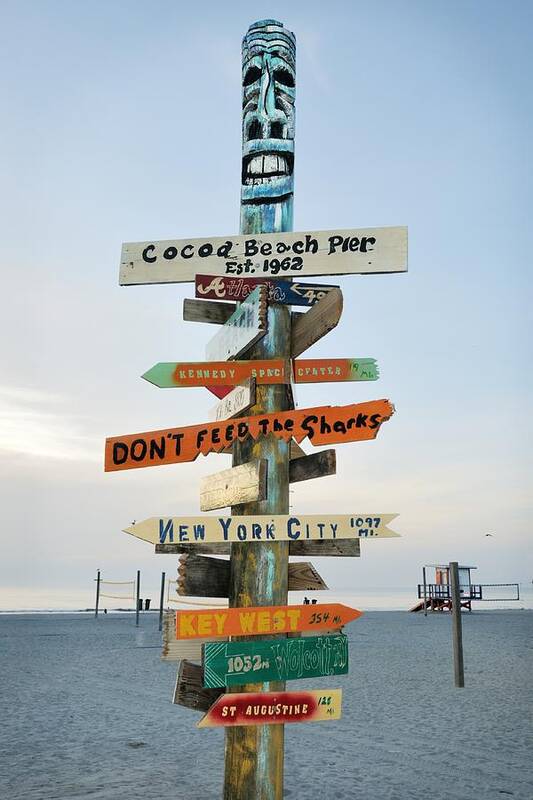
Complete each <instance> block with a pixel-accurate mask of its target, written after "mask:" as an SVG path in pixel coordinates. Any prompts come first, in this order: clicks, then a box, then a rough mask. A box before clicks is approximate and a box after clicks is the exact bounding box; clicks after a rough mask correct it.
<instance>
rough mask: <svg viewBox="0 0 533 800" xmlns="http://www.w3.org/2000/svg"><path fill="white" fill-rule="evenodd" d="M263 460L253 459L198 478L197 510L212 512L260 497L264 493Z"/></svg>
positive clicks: (265, 492)
mask: <svg viewBox="0 0 533 800" xmlns="http://www.w3.org/2000/svg"><path fill="white" fill-rule="evenodd" d="M267 469H268V461H267V460H266V459H264V458H263V459H255V460H254V461H250V462H249V463H248V464H241V465H240V466H239V467H231V468H230V469H224V470H222V472H217V473H216V475H209V476H208V477H207V478H202V480H201V481H200V510H201V511H213V510H214V509H216V508H226V506H238V505H239V504H240V503H253V502H254V500H264V499H265V497H266V495H267Z"/></svg>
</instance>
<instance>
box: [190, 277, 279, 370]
mask: <svg viewBox="0 0 533 800" xmlns="http://www.w3.org/2000/svg"><path fill="white" fill-rule="evenodd" d="M266 332H267V288H266V286H256V288H255V289H254V290H253V292H251V293H250V294H249V295H248V297H247V298H246V300H243V302H242V303H239V305H238V306H237V308H236V309H235V311H234V312H233V314H232V315H231V317H230V318H229V319H228V321H227V322H226V323H225V324H224V325H223V326H222V327H221V328H220V329H219V330H218V331H217V332H216V334H215V336H214V337H213V338H212V339H211V341H210V342H208V344H207V347H206V349H205V357H206V359H207V361H226V360H227V359H228V358H237V357H238V356H239V355H241V354H242V353H245V352H246V350H249V349H250V347H251V346H252V345H253V344H255V342H257V341H258V339H261V338H262V337H263V336H264V335H265V333H266Z"/></svg>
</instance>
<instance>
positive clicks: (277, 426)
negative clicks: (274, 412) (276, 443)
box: [273, 417, 283, 433]
mask: <svg viewBox="0 0 533 800" xmlns="http://www.w3.org/2000/svg"><path fill="white" fill-rule="evenodd" d="M273 430H274V432H275V433H279V432H280V431H282V430H283V423H282V422H280V421H279V419H276V418H275V417H274V425H273Z"/></svg>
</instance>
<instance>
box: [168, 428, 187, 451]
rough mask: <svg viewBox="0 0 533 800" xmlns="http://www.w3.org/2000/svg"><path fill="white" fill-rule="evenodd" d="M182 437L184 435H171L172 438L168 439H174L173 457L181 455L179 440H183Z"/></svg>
mask: <svg viewBox="0 0 533 800" xmlns="http://www.w3.org/2000/svg"><path fill="white" fill-rule="evenodd" d="M184 436H185V434H184V433H173V434H172V436H171V437H170V438H171V439H174V441H175V442H176V452H175V455H177V456H179V454H180V453H181V440H182V439H183V437H184Z"/></svg>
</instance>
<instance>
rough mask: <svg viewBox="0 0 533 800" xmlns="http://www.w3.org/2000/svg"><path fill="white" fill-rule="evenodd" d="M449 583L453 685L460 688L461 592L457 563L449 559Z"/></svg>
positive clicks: (462, 675)
mask: <svg viewBox="0 0 533 800" xmlns="http://www.w3.org/2000/svg"><path fill="white" fill-rule="evenodd" d="M450 583H451V596H452V640H453V671H454V677H455V685H456V686H457V688H459V689H462V688H463V687H464V685H465V672H464V663H463V629H462V620H461V592H460V589H459V564H458V562H457V561H450Z"/></svg>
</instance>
